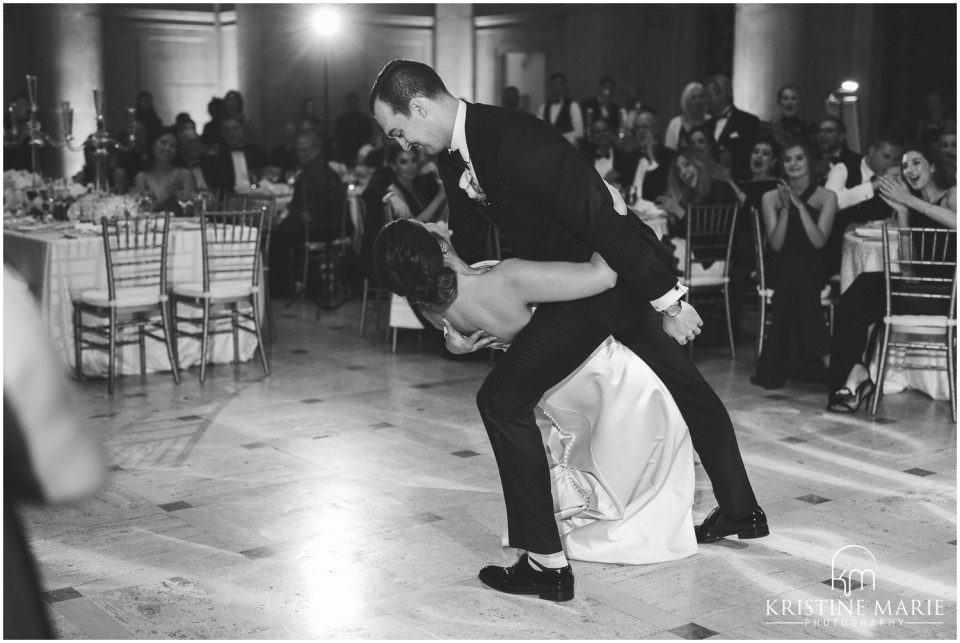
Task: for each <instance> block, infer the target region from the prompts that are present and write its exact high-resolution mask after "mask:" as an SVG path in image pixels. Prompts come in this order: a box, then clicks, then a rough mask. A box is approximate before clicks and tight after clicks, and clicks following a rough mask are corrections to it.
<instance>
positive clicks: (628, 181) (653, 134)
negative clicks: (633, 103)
mask: <svg viewBox="0 0 960 643" xmlns="http://www.w3.org/2000/svg"><path fill="white" fill-rule="evenodd" d="M628 140H630V141H631V145H635V146H636V149H634V150H633V151H632V152H629V153H628V155H627V156H628V158H629V159H630V160H629V164H628V165H627V166H626V173H625V174H624V175H623V176H622V177H621V181H620V183H621V184H622V185H624V186H626V187H629V186H631V185H632V186H634V187H636V188H637V190H636V192H637V197H638V198H640V199H643V200H644V201H650V202H651V203H656V201H657V197H660V196H663V195H664V194H665V193H666V191H667V176H669V174H670V164H671V163H672V162H673V156H674V153H673V150H671V149H670V148H669V147H666V146H665V145H664V144H663V143H662V142H660V130H659V127H658V123H657V115H656V113H654V111H653V109H652V108H649V107H641V108H640V110H639V111H638V112H637V115H636V118H635V119H634V121H633V127H632V128H631V138H629V139H628Z"/></svg>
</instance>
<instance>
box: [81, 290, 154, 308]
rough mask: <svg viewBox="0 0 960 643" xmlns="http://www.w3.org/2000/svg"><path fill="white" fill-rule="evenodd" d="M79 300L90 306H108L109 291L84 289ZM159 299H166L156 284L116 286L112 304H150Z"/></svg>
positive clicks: (134, 305) (132, 305) (127, 306)
mask: <svg viewBox="0 0 960 643" xmlns="http://www.w3.org/2000/svg"><path fill="white" fill-rule="evenodd" d="M80 301H81V302H83V303H85V304H89V305H91V306H103V307H106V306H110V293H109V291H107V290H84V291H83V292H82V293H80ZM161 301H166V296H162V295H161V294H160V289H159V288H158V287H156V286H145V287H140V288H118V289H117V299H116V302H114V306H116V307H117V308H132V307H136V306H151V305H153V304H159V303H160V302H161Z"/></svg>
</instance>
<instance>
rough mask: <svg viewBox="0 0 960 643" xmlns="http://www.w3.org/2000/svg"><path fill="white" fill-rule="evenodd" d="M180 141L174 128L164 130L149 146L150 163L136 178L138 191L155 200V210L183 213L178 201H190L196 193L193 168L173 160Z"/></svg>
mask: <svg viewBox="0 0 960 643" xmlns="http://www.w3.org/2000/svg"><path fill="white" fill-rule="evenodd" d="M177 145H178V144H177V136H176V134H174V131H173V129H172V128H168V129H164V130H161V131H160V136H158V137H157V139H156V140H155V141H153V143H152V144H151V145H150V147H149V148H148V149H149V150H150V152H149V155H148V157H147V167H146V168H145V169H144V170H143V171H142V172H140V173H138V174H137V176H136V177H135V178H134V181H133V182H134V190H135V192H136V193H138V194H142V195H145V196H149V197H150V198H151V199H152V200H153V212H174V213H175V214H177V215H183V209H182V207H181V206H180V204H179V203H178V202H180V201H190V200H192V199H193V197H194V195H195V193H196V189H197V187H196V184H195V183H194V181H193V174H191V172H190V170H188V169H186V168H183V167H177V166H175V165H174V164H173V160H174V159H175V158H176V157H177Z"/></svg>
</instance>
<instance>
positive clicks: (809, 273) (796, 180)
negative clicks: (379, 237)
mask: <svg viewBox="0 0 960 643" xmlns="http://www.w3.org/2000/svg"><path fill="white" fill-rule="evenodd" d="M781 165H782V167H783V175H784V176H785V177H786V181H785V182H784V183H781V184H780V185H779V186H778V187H777V188H776V189H775V190H771V191H769V192H767V193H766V194H764V195H763V199H762V200H761V207H762V212H763V229H764V234H765V238H766V247H767V248H769V250H770V252H769V253H768V254H767V257H766V259H767V274H768V275H769V277H768V287H771V288H773V290H774V294H773V299H772V304H773V313H772V319H771V321H772V323H771V325H770V331H769V334H768V336H767V340H766V342H764V349H763V353H762V354H761V355H760V359H759V361H758V363H757V374H756V375H755V376H754V377H752V378H751V379H750V381H751V382H753V383H754V384H757V385H758V386H762V387H763V388H765V389H772V388H779V387H781V386H783V385H784V384H786V382H787V380H789V379H792V378H794V377H797V376H804V375H808V376H809V375H811V374H812V375H814V376H815V377H820V378H822V376H823V370H824V369H823V364H822V361H821V360H823V359H824V358H825V357H826V356H827V354H828V353H829V351H830V334H829V331H828V330H827V325H826V323H825V322H824V319H823V311H822V310H821V306H820V299H821V297H820V294H821V292H822V291H823V287H824V285H825V284H826V282H827V274H826V273H825V272H824V267H823V257H822V255H821V251H822V250H823V247H824V246H825V245H826V243H827V238H828V237H829V236H830V230H831V228H832V227H833V221H834V217H835V216H836V213H837V196H836V195H835V194H834V193H833V192H831V191H830V190H827V189H825V188H822V187H820V186H819V185H818V184H817V181H816V180H815V176H814V175H813V174H812V172H813V170H814V168H816V167H817V166H816V162H815V158H814V157H813V155H812V153H811V150H810V148H809V146H808V145H807V144H806V143H805V142H803V143H797V142H795V143H791V144H789V145H787V146H786V147H784V148H783V154H782V156H781ZM760 332H763V329H761V330H760Z"/></svg>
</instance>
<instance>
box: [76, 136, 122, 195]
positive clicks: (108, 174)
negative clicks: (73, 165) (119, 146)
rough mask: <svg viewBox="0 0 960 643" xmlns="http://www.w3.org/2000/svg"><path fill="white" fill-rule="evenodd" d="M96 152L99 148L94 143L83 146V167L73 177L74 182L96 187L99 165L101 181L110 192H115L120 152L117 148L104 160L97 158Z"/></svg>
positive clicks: (111, 150)
mask: <svg viewBox="0 0 960 643" xmlns="http://www.w3.org/2000/svg"><path fill="white" fill-rule="evenodd" d="M96 151H97V146H96V145H95V144H94V143H93V141H90V140H88V141H87V142H86V143H84V144H83V167H82V168H80V171H79V172H77V173H76V174H74V175H73V181H74V182H75V183H80V184H82V185H96V183H97V171H98V165H99V171H100V172H101V176H100V180H101V181H102V182H104V183H105V184H106V187H107V189H108V190H110V191H111V192H113V191H114V189H115V188H116V184H115V183H114V181H116V170H117V158H118V157H119V152H117V151H116V148H113V149H109V150H108V152H107V157H106V158H105V159H103V158H102V157H97V154H96Z"/></svg>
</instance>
